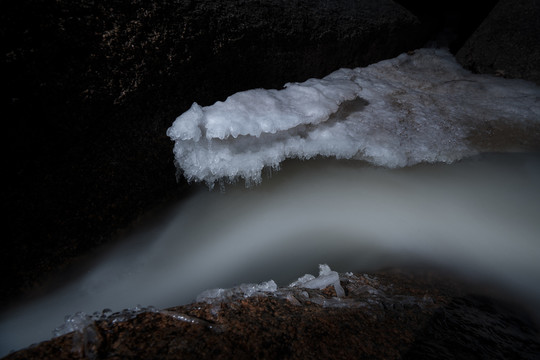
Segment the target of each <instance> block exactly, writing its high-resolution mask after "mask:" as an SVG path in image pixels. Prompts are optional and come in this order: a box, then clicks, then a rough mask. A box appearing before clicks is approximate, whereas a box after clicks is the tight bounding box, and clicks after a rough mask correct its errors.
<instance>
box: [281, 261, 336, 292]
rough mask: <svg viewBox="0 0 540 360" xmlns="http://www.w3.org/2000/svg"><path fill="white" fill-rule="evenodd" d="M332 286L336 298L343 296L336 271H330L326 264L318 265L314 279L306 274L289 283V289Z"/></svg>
mask: <svg viewBox="0 0 540 360" xmlns="http://www.w3.org/2000/svg"><path fill="white" fill-rule="evenodd" d="M331 285H333V286H334V289H335V290H336V294H337V296H338V297H343V296H345V291H344V290H343V288H342V287H341V284H340V283H339V274H338V273H337V272H336V271H332V270H331V269H330V266H328V265H326V264H322V265H319V276H318V277H315V276H313V275H311V274H306V275H304V276H302V277H301V278H299V279H298V280H296V281H295V282H293V283H291V284H290V285H289V286H290V287H301V288H306V289H320V290H322V289H325V288H327V287H328V286H331Z"/></svg>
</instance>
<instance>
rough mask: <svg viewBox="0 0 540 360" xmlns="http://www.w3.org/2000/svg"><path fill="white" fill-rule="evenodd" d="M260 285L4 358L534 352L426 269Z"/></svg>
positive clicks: (526, 338)
mask: <svg viewBox="0 0 540 360" xmlns="http://www.w3.org/2000/svg"><path fill="white" fill-rule="evenodd" d="M299 281H300V279H299ZM338 287H340V290H339V291H338V290H337V289H338ZM259 288H260V287H259ZM266 288H267V287H264V289H265V290H264V291H259V292H252V291H251V292H246V291H245V290H246V289H247V287H244V288H243V289H244V291H242V290H240V288H239V289H233V290H231V289H229V291H222V293H226V294H227V295H226V296H217V297H216V296H214V297H210V298H209V297H206V298H204V297H203V298H201V299H199V302H195V303H192V304H189V305H184V306H178V307H174V308H170V309H165V310H156V309H137V310H135V311H134V310H131V311H125V312H123V313H117V314H111V315H108V316H106V317H102V318H98V319H96V320H94V321H86V322H79V324H81V325H80V326H78V327H76V328H75V329H74V330H75V331H74V332H70V333H67V334H65V335H62V336H60V337H57V338H54V339H52V340H50V341H46V342H43V343H40V344H38V345H35V346H32V347H30V348H28V349H25V350H21V351H18V352H16V353H12V354H10V355H8V356H7V357H6V358H5V359H6V360H16V359H55V360H59V359H101V358H103V359H105V358H106V359H321V358H325V359H469V358H476V357H477V356H478V354H481V355H482V357H483V358H486V359H508V358H512V359H534V358H535V357H536V356H537V355H538V353H539V351H540V340H539V339H540V337H539V335H540V332H539V329H538V327H537V326H536V325H535V324H534V323H533V322H531V321H530V320H529V318H528V317H527V314H525V313H523V312H522V311H520V310H519V308H518V307H516V306H515V304H510V303H506V302H504V301H502V300H497V299H496V298H493V297H488V296H486V295H481V294H479V293H477V294H476V295H475V294H474V293H471V292H470V289H466V288H465V287H464V286H463V285H462V284H461V285H460V284H459V283H456V282H454V281H453V280H450V279H448V278H446V277H443V276H441V275H440V274H437V273H435V272H427V271H426V272H421V273H420V272H412V271H402V270H387V271H381V272H378V273H374V274H352V273H347V274H340V276H339V284H334V285H333V286H332V285H330V286H328V287H326V288H323V289H317V288H316V287H313V286H311V287H306V288H304V287H301V286H300V287H298V286H295V287H293V286H290V287H287V288H278V289H273V290H271V291H268V290H267V289H266ZM251 289H252V290H253V287H251ZM341 291H343V293H341Z"/></svg>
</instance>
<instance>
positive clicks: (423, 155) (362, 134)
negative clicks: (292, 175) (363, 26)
mask: <svg viewBox="0 0 540 360" xmlns="http://www.w3.org/2000/svg"><path fill="white" fill-rule="evenodd" d="M539 99H540V88H539V87H537V86H536V85H534V84H532V83H528V82H526V81H522V80H510V79H502V78H497V77H494V76H488V75H475V74H472V73H470V72H469V71H467V70H464V69H463V68H462V67H461V66H460V65H459V64H458V63H457V62H456V61H455V59H454V57H453V56H452V55H451V54H450V53H449V52H448V51H446V50H442V49H420V50H417V51H416V52H415V53H414V54H412V55H408V54H402V55H400V56H399V57H397V58H394V59H390V60H385V61H381V62H379V63H377V64H373V65H370V66H368V67H365V68H356V69H340V70H338V71H336V72H334V73H332V74H330V75H328V76H326V77H325V78H323V79H309V80H307V81H305V82H303V83H288V84H286V85H285V88H284V89H281V90H274V89H271V90H264V89H254V90H249V91H244V92H239V93H236V94H234V95H232V96H230V97H229V98H228V99H227V100H226V101H224V102H217V103H215V104H214V105H211V106H208V107H201V106H199V105H198V104H197V103H194V104H193V105H192V107H191V109H189V110H188V111H187V112H185V113H184V114H182V115H181V116H179V117H178V118H177V119H176V120H175V121H174V123H173V125H172V126H171V127H170V128H169V129H168V131H167V135H168V136H169V137H170V138H171V139H172V140H174V141H175V145H174V154H175V161H176V164H177V166H178V167H179V170H181V172H182V173H183V175H184V176H185V177H186V178H187V179H188V181H205V182H206V183H207V184H208V185H209V186H213V184H214V183H215V182H216V181H217V180H223V179H226V180H229V181H234V180H237V179H238V178H243V179H245V180H246V182H247V183H248V184H251V183H253V182H255V183H258V182H260V181H261V172H262V170H263V168H265V167H270V168H278V167H279V164H280V163H281V162H282V161H283V160H285V159H286V158H300V159H309V158H313V157H316V156H319V155H320V156H331V157H336V158H345V159H358V160H365V161H368V162H370V163H372V164H375V165H380V166H385V167H390V168H396V167H404V166H409V165H414V164H417V163H421V162H429V163H432V162H444V163H451V162H453V161H455V160H457V159H460V158H462V157H464V156H467V155H471V154H474V153H476V152H477V149H476V148H475V146H474V144H473V143H471V142H470V141H469V135H470V134H471V131H473V130H475V129H478V128H482V127H483V126H485V125H486V124H489V123H496V122H499V121H500V122H504V123H505V124H511V125H515V126H518V127H523V126H526V124H527V123H538V119H539V118H540V101H539Z"/></svg>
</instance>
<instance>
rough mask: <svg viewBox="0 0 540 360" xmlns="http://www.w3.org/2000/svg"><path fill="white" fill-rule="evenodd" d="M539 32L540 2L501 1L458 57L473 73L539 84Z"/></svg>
mask: <svg viewBox="0 0 540 360" xmlns="http://www.w3.org/2000/svg"><path fill="white" fill-rule="evenodd" d="M516 19H517V21H516ZM538 29H540V2H539V1H529V0H516V1H514V0H501V1H500V2H499V3H498V4H497V5H496V6H495V8H494V9H493V10H492V11H491V13H490V14H489V16H488V17H487V18H486V20H485V21H484V22H483V23H482V25H480V27H479V28H478V29H477V30H476V32H475V33H474V34H473V35H472V36H471V37H470V38H469V40H468V41H467V42H466V43H465V45H464V46H463V47H462V48H461V49H460V50H459V52H458V53H457V55H456V58H457V59H458V61H459V62H460V63H461V64H462V65H463V66H464V67H466V68H469V69H470V70H472V71H474V72H478V73H486V74H497V75H499V76H504V77H509V78H520V79H526V80H530V81H534V82H535V83H536V84H540V45H539V44H540V31H538Z"/></svg>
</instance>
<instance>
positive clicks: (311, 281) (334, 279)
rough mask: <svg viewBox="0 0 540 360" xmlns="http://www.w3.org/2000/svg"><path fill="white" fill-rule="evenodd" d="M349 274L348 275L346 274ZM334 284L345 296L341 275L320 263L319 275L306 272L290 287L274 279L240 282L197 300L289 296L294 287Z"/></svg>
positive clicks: (208, 291) (217, 301) (316, 287)
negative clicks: (249, 282) (259, 281)
mask: <svg viewBox="0 0 540 360" xmlns="http://www.w3.org/2000/svg"><path fill="white" fill-rule="evenodd" d="M346 276H348V275H346ZM328 286H334V289H335V290H336V294H337V296H338V297H343V296H345V290H343V288H342V287H341V285H340V276H339V274H338V273H337V272H336V271H333V270H331V269H330V266H328V265H326V264H321V265H319V276H318V277H315V276H313V275H311V274H305V275H304V276H302V277H300V278H298V280H296V281H294V282H293V283H291V284H290V285H289V286H288V287H285V288H278V286H277V284H276V282H275V281H274V280H269V281H266V282H262V283H260V284H240V285H239V286H236V287H233V288H229V289H222V288H217V289H210V290H206V291H203V292H202V293H201V294H199V295H198V296H197V298H196V300H195V301H196V302H206V303H209V304H212V303H220V302H224V301H230V300H234V299H237V298H239V297H244V298H247V297H252V296H255V295H271V294H278V293H279V294H278V295H280V296H285V297H287V296H288V295H290V291H291V290H293V289H319V290H322V289H325V288H327V287H328Z"/></svg>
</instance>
